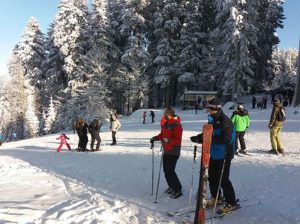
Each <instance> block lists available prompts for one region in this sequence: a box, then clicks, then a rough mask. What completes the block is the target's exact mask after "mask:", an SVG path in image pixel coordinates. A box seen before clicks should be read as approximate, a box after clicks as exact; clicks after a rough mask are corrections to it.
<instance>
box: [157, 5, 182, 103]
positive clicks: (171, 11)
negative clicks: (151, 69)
mask: <svg viewBox="0 0 300 224" xmlns="http://www.w3.org/2000/svg"><path fill="white" fill-rule="evenodd" d="M180 3H181V1H171V0H166V1H165V2H163V3H162V7H161V8H160V7H158V8H157V11H156V12H155V31H154V33H155V35H156V38H157V39H158V44H157V48H156V50H157V55H156V57H155V58H154V60H153V63H154V64H155V65H156V66H157V69H156V72H155V78H154V81H155V83H157V84H160V85H161V88H162V89H164V97H163V99H164V103H163V104H164V105H163V106H171V105H172V106H174V105H175V100H176V98H177V83H178V77H179V75H180V74H181V68H180V64H179V63H180V62H179V60H178V58H179V53H180V52H181V45H180V30H181V26H182V23H183V20H184V10H183V6H182V5H181V4H180Z"/></svg>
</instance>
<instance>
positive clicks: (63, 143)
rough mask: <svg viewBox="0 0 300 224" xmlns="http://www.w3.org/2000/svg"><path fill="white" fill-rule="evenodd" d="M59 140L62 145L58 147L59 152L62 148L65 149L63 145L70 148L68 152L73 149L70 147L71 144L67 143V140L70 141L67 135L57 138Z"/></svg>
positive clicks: (63, 134)
mask: <svg viewBox="0 0 300 224" xmlns="http://www.w3.org/2000/svg"><path fill="white" fill-rule="evenodd" d="M56 139H57V140H59V139H60V145H59V146H58V149H57V152H60V150H61V148H62V147H63V145H66V146H67V147H68V150H69V151H70V150H71V147H70V145H69V143H68V142H67V139H69V138H68V137H67V136H66V135H65V133H62V134H61V135H60V136H59V137H58V138H56Z"/></svg>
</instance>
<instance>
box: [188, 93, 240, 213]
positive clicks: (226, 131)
mask: <svg viewBox="0 0 300 224" xmlns="http://www.w3.org/2000/svg"><path fill="white" fill-rule="evenodd" d="M205 107H206V108H207V110H208V112H209V115H208V123H210V124H212V125H213V136H212V142H211V147H210V161H209V170H208V181H209V189H210V193H211V196H212V197H211V199H209V200H208V201H207V205H206V207H213V206H214V205H215V203H216V204H222V196H221V194H220V193H221V189H219V182H221V185H220V186H221V188H222V190H223V195H224V201H225V203H224V205H223V206H222V207H221V208H220V209H218V210H217V213H219V214H224V213H227V212H229V211H232V210H234V209H236V207H237V201H236V197H235V191H234V188H233V186H232V183H231V181H230V179H229V175H230V166H231V160H232V158H233V156H234V149H235V131H234V127H233V123H232V121H231V120H230V118H229V117H227V116H226V115H225V113H224V112H223V111H222V104H221V102H220V101H219V100H218V99H216V98H213V99H212V100H210V101H208V102H207V104H206V106H205ZM190 139H191V141H192V142H196V143H202V133H201V134H199V135H197V136H192V137H191V138H190ZM223 165H224V170H223ZM222 170H223V171H222ZM218 192H219V194H218ZM217 195H220V196H218V198H217Z"/></svg>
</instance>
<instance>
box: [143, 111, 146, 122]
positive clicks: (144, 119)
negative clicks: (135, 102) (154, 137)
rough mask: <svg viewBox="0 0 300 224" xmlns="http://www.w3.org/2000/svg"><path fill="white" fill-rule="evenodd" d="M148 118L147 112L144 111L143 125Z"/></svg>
mask: <svg viewBox="0 0 300 224" xmlns="http://www.w3.org/2000/svg"><path fill="white" fill-rule="evenodd" d="M146 116H147V112H146V111H144V113H143V124H145V123H146Z"/></svg>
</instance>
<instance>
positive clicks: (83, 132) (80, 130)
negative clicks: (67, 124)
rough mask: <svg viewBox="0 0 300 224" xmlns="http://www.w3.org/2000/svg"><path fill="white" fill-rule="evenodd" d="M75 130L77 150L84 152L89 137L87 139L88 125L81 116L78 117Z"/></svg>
mask: <svg viewBox="0 0 300 224" xmlns="http://www.w3.org/2000/svg"><path fill="white" fill-rule="evenodd" d="M76 130H77V134H78V136H79V143H78V151H79V152H80V151H83V152H84V151H86V150H87V149H86V145H87V143H88V141H89V139H88V135H87V133H88V125H87V123H86V122H85V120H84V119H83V118H79V121H78V124H77V127H76Z"/></svg>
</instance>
